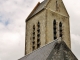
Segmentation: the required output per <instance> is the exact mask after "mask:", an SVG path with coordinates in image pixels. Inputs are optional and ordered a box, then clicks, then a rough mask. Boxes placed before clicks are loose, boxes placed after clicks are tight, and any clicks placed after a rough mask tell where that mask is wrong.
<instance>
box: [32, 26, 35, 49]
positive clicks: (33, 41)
mask: <svg viewBox="0 0 80 60" xmlns="http://www.w3.org/2000/svg"><path fill="white" fill-rule="evenodd" d="M32 50H35V25H33V40H32Z"/></svg>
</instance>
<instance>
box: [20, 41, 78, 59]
mask: <svg viewBox="0 0 80 60" xmlns="http://www.w3.org/2000/svg"><path fill="white" fill-rule="evenodd" d="M19 60H78V59H77V58H76V57H75V55H74V54H73V53H72V51H71V50H70V49H69V48H68V47H67V45H66V44H65V42H64V41H61V42H60V43H58V41H57V40H55V41H53V42H51V43H49V44H47V45H45V46H44V47H41V48H39V49H37V50H35V51H33V52H32V53H31V54H28V55H26V56H24V57H22V58H21V59H19Z"/></svg>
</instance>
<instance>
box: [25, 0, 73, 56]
mask: <svg viewBox="0 0 80 60" xmlns="http://www.w3.org/2000/svg"><path fill="white" fill-rule="evenodd" d="M59 37H61V38H62V40H63V41H64V42H65V43H66V44H67V46H68V47H69V48H71V41H70V24H69V14H68V12H67V10H66V8H65V6H64V4H63V2H62V0H44V1H43V2H41V3H40V2H39V3H38V4H37V5H36V6H35V8H34V9H33V11H32V12H31V13H30V15H29V16H28V18H27V19H26V39H25V55H26V54H29V53H31V52H32V51H34V50H35V49H38V48H40V47H42V46H45V45H46V44H48V43H50V42H52V41H54V40H55V39H58V38H59Z"/></svg>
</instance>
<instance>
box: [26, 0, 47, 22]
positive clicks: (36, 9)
mask: <svg viewBox="0 0 80 60" xmlns="http://www.w3.org/2000/svg"><path fill="white" fill-rule="evenodd" d="M47 3H48V0H44V1H43V2H41V3H40V2H39V3H38V4H37V5H36V7H35V8H34V9H33V11H32V12H31V14H30V15H29V16H28V18H27V19H26V21H27V20H28V19H30V18H31V17H33V16H34V15H35V14H37V13H38V12H40V11H41V10H42V9H44V8H45V6H46V4H47Z"/></svg>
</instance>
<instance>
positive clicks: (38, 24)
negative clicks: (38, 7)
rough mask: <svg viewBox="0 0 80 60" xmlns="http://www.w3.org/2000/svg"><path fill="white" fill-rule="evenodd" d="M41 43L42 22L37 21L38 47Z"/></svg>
mask: <svg viewBox="0 0 80 60" xmlns="http://www.w3.org/2000/svg"><path fill="white" fill-rule="evenodd" d="M40 45H41V42H40V22H38V23H37V48H39V47H40Z"/></svg>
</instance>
